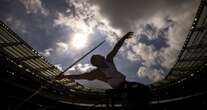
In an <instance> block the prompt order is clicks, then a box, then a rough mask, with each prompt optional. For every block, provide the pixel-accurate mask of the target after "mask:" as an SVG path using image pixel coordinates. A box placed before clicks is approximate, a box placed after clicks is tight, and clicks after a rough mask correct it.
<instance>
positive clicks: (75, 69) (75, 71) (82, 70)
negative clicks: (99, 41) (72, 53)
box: [65, 64, 96, 75]
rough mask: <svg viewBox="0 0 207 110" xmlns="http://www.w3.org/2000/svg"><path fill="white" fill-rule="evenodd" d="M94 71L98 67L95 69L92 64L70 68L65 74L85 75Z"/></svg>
mask: <svg viewBox="0 0 207 110" xmlns="http://www.w3.org/2000/svg"><path fill="white" fill-rule="evenodd" d="M94 69H96V67H94V66H93V65H91V64H77V65H75V66H73V67H72V68H70V69H69V70H68V71H67V72H66V73H65V74H70V75H72V74H73V75H75V74H83V73H86V72H90V71H92V70H94Z"/></svg>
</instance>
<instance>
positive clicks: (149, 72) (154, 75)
mask: <svg viewBox="0 0 207 110" xmlns="http://www.w3.org/2000/svg"><path fill="white" fill-rule="evenodd" d="M137 74H138V76H139V77H141V78H146V79H148V80H149V82H148V83H151V82H155V81H158V80H161V79H163V78H164V76H163V75H162V74H163V71H162V70H158V69H155V68H150V67H145V66H142V67H140V68H139V70H138V72H137Z"/></svg>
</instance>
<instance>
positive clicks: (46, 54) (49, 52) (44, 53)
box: [40, 48, 53, 57]
mask: <svg viewBox="0 0 207 110" xmlns="http://www.w3.org/2000/svg"><path fill="white" fill-rule="evenodd" d="M52 51H53V49H52V48H48V49H45V50H44V51H43V52H40V54H42V55H44V56H45V57H49V56H50V55H51V52H52Z"/></svg>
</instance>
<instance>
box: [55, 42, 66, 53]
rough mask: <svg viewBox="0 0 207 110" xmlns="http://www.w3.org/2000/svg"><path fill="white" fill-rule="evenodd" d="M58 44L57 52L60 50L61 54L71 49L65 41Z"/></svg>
mask: <svg viewBox="0 0 207 110" xmlns="http://www.w3.org/2000/svg"><path fill="white" fill-rule="evenodd" d="M56 45H57V52H58V53H59V52H60V54H61V53H65V52H67V51H68V49H69V47H68V44H66V43H64V42H57V43H56Z"/></svg>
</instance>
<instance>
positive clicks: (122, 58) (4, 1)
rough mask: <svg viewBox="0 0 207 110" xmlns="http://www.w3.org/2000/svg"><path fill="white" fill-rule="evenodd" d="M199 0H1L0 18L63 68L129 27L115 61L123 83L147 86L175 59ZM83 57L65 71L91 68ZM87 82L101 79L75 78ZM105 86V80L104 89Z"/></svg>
mask: <svg viewBox="0 0 207 110" xmlns="http://www.w3.org/2000/svg"><path fill="white" fill-rule="evenodd" d="M199 2H200V0H156V2H155V0H0V20H1V21H3V22H5V23H6V24H7V25H9V26H10V27H11V28H12V29H13V30H14V31H15V32H16V33H17V34H18V35H20V36H21V37H22V38H23V39H24V40H25V41H26V42H28V43H29V44H30V45H31V46H32V47H34V49H36V50H38V51H39V52H40V53H41V54H42V55H44V56H46V57H47V58H48V59H49V61H50V62H51V63H52V64H55V65H56V66H57V67H59V68H60V69H65V68H66V67H67V66H68V65H70V64H72V63H73V62H74V61H75V60H77V59H78V58H79V57H81V56H82V55H83V54H84V53H86V52H87V51H89V50H90V49H91V48H93V47H94V46H95V45H97V44H98V43H100V42H101V41H103V40H106V42H105V43H104V44H103V45H102V46H101V47H100V48H98V49H96V50H95V51H94V52H93V53H92V54H103V55H107V53H108V52H109V51H110V50H111V49H112V47H113V45H114V44H115V43H116V41H117V40H118V39H119V38H120V37H121V36H123V35H124V34H125V33H126V32H128V31H133V32H135V35H134V36H133V38H132V39H129V40H127V41H126V43H125V44H124V46H123V47H122V48H121V50H120V52H119V54H118V55H117V57H116V58H115V63H116V66H117V68H118V70H119V71H120V72H122V73H123V74H124V75H126V77H127V80H128V81H136V82H140V83H143V84H150V83H152V82H154V81H158V80H161V79H162V78H164V77H165V76H166V75H167V73H168V71H169V69H170V68H171V67H172V66H173V64H174V62H175V61H176V57H177V55H178V53H179V51H180V49H181V48H182V45H183V42H184V40H185V37H186V35H187V33H188V31H189V29H190V28H191V23H192V21H193V18H194V16H195V13H196V10H197V8H198V5H199ZM92 54H90V55H89V56H87V57H86V58H85V59H84V60H82V61H81V62H79V64H77V65H76V66H75V67H73V68H71V69H70V70H69V71H68V72H67V73H66V74H81V73H83V72H85V71H90V70H91V69H93V68H94V67H92V66H91V65H90V62H89V61H90V57H91V55H92ZM79 82H80V83H82V84H85V85H86V86H93V87H94V86H97V85H98V84H102V85H104V84H103V82H100V81H85V80H81V81H79ZM107 86H108V85H107V84H105V85H104V87H107Z"/></svg>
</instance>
